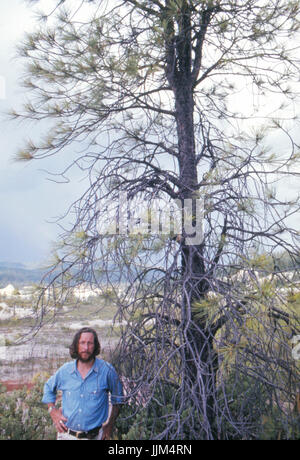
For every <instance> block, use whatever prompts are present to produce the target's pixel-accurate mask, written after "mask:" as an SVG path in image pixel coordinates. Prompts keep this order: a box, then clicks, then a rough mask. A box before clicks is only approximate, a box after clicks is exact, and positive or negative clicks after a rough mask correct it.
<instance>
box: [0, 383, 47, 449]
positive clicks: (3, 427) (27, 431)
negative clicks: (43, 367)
mask: <svg viewBox="0 0 300 460" xmlns="http://www.w3.org/2000/svg"><path fill="white" fill-rule="evenodd" d="M42 392H43V382H42V380H41V379H36V381H35V382H34V386H33V388H31V389H30V390H27V389H26V388H23V389H21V390H14V391H12V392H11V393H7V392H6V388H5V387H4V386H3V385H1V384H0V440H48V439H49V440H51V439H55V437H56V435H55V428H54V427H53V425H52V422H51V419H50V417H49V416H48V414H47V411H45V405H44V404H43V403H42V402H41V400H42Z"/></svg>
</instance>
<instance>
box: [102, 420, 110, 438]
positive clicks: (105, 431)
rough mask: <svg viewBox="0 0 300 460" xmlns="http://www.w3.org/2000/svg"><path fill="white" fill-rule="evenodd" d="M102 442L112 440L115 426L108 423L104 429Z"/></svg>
mask: <svg viewBox="0 0 300 460" xmlns="http://www.w3.org/2000/svg"><path fill="white" fill-rule="evenodd" d="M102 430H103V432H102V438H101V439H102V441H109V440H110V439H111V435H112V431H113V425H112V424H110V423H107V424H106V425H103V427H102Z"/></svg>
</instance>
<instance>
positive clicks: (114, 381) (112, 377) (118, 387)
mask: <svg viewBox="0 0 300 460" xmlns="http://www.w3.org/2000/svg"><path fill="white" fill-rule="evenodd" d="M107 377H108V388H109V391H110V397H111V404H112V405H113V406H114V405H116V404H122V403H123V402H124V396H123V385H122V383H121V381H120V379H119V376H118V374H117V373H116V371H115V369H114V368H113V367H112V366H110V369H109V372H108V376H107Z"/></svg>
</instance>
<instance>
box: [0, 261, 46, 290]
mask: <svg viewBox="0 0 300 460" xmlns="http://www.w3.org/2000/svg"><path fill="white" fill-rule="evenodd" d="M43 274H44V271H43V270H41V269H30V268H27V267H26V266H25V265H23V264H20V263H14V262H0V287H5V286H7V284H9V283H11V284H13V285H16V286H23V285H25V284H31V283H39V282H40V281H41V279H42V276H43Z"/></svg>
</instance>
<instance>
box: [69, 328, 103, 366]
mask: <svg viewBox="0 0 300 460" xmlns="http://www.w3.org/2000/svg"><path fill="white" fill-rule="evenodd" d="M84 332H90V333H91V334H93V336H94V351H93V357H95V356H97V355H99V353H100V349H101V347H100V343H99V340H98V336H97V332H96V331H95V330H94V329H92V328H91V327H83V328H81V329H80V330H79V331H78V332H76V334H75V336H74V338H73V342H72V343H71V345H70V347H69V350H70V356H71V358H73V359H77V358H78V342H79V339H80V336H81V334H83V333H84Z"/></svg>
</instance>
